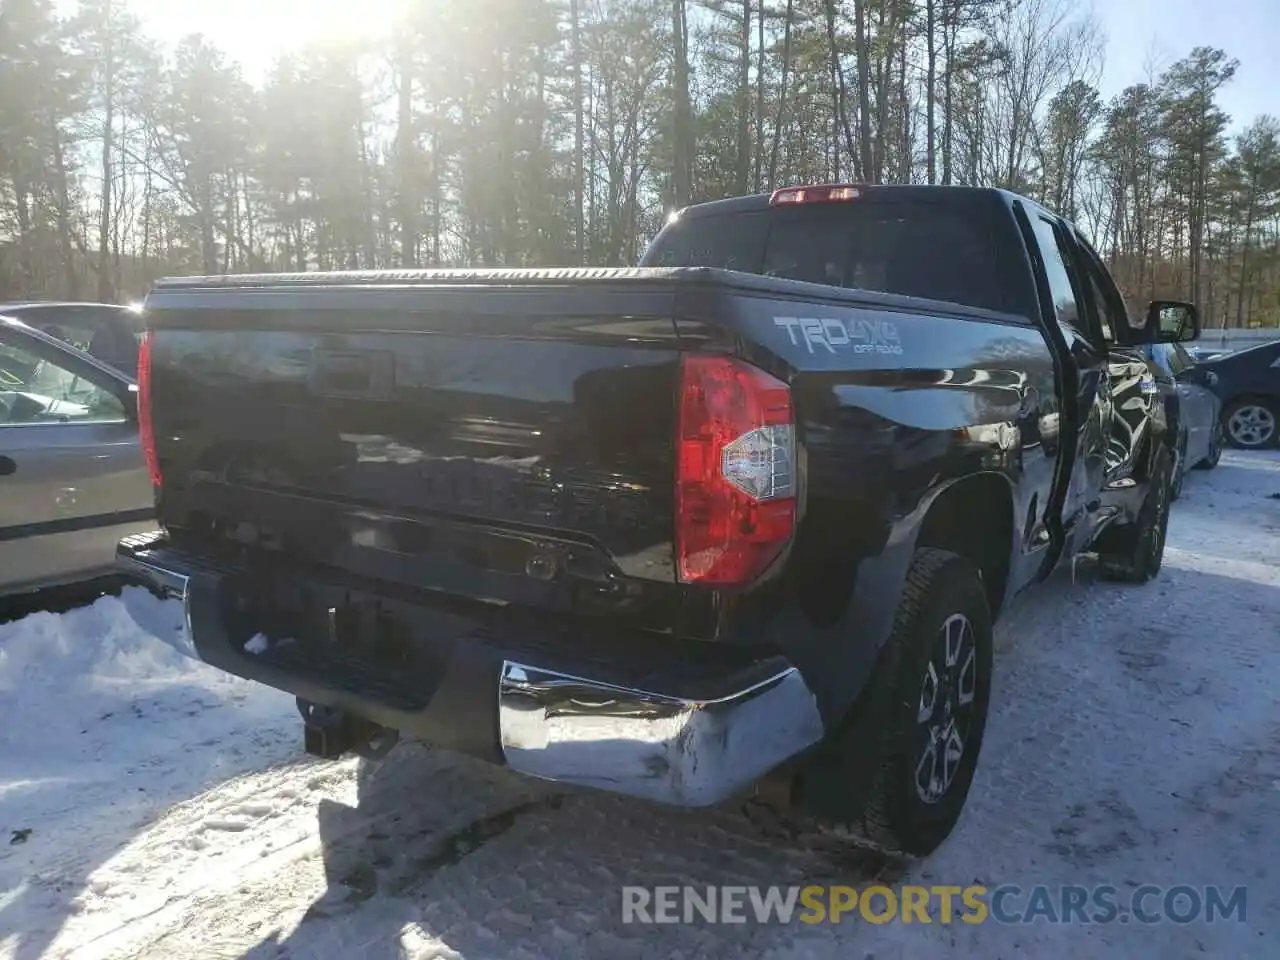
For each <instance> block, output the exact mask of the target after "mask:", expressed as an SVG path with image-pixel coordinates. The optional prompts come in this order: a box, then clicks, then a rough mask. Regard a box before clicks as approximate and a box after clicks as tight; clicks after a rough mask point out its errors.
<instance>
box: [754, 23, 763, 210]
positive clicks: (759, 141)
mask: <svg viewBox="0 0 1280 960" xmlns="http://www.w3.org/2000/svg"><path fill="white" fill-rule="evenodd" d="M755 158H756V171H755V191H756V193H760V192H761V191H762V190H763V189H764V0H760V10H759V13H758V15H757V16H756V142H755Z"/></svg>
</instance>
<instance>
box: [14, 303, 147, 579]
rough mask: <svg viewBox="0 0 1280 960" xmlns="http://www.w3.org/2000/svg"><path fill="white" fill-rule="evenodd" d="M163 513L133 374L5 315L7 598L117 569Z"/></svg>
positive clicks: (112, 572) (114, 571)
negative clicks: (150, 472)
mask: <svg viewBox="0 0 1280 960" xmlns="http://www.w3.org/2000/svg"><path fill="white" fill-rule="evenodd" d="M154 515H155V503H154V498H153V497H152V493H151V484H150V483H149V482H148V480H147V469H146V462H145V460H144V459H143V456H142V446H141V443H140V442H139V437H138V421H137V407H136V395H135V393H134V383H133V381H132V380H130V379H129V378H128V377H126V376H125V375H124V374H122V373H121V372H120V371H118V370H116V369H115V368H113V367H109V366H107V365H106V364H104V363H101V362H99V361H96V360H94V359H93V358H92V357H89V356H86V355H85V354H84V353H82V352H81V351H79V350H76V349H75V348H74V347H72V346H70V345H69V344H67V343H65V342H64V341H62V340H59V339H57V338H55V337H51V336H49V335H47V334H45V333H42V332H40V331H39V330H35V329H33V328H31V327H28V326H27V325H26V324H24V323H21V322H19V321H16V320H12V319H9V318H6V317H3V316H0V596H4V597H8V596H11V595H13V594H19V593H29V592H33V591H36V590H41V589H43V588H46V587H55V586H65V585H67V584H73V583H79V582H81V581H85V580H90V579H94V578H96V577H99V576H104V575H109V574H115V573H116V572H117V571H116V568H115V550H116V543H117V541H119V540H120V538H121V537H124V536H128V535H130V534H138V533H145V532H147V531H151V530H154V529H155V523H154V522H153V520H152V518H153V517H154Z"/></svg>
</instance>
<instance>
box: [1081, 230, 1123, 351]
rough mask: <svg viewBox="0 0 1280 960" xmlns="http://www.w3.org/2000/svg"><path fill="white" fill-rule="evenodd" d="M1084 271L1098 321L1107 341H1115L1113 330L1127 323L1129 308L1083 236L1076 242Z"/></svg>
mask: <svg viewBox="0 0 1280 960" xmlns="http://www.w3.org/2000/svg"><path fill="white" fill-rule="evenodd" d="M1076 246H1077V249H1079V251H1080V257H1081V259H1082V260H1083V262H1084V269H1085V273H1086V274H1087V275H1088V277H1089V285H1090V287H1091V289H1092V291H1093V297H1094V301H1095V303H1096V304H1097V308H1098V322H1099V323H1100V324H1101V326H1102V336H1103V339H1105V340H1106V341H1107V343H1114V342H1115V331H1116V330H1117V329H1121V328H1124V327H1126V326H1128V325H1129V310H1128V308H1127V307H1126V306H1125V302H1124V297H1122V296H1121V295H1120V290H1119V288H1118V287H1116V284H1115V281H1114V280H1113V279H1112V278H1111V273H1110V272H1109V271H1108V270H1107V268H1106V266H1105V265H1104V264H1103V263H1102V259H1101V258H1100V257H1099V256H1098V254H1097V253H1096V252H1095V251H1094V249H1093V247H1091V246H1089V244H1088V243H1087V242H1085V240H1084V239H1083V238H1080V240H1079V242H1078V243H1077V245H1076Z"/></svg>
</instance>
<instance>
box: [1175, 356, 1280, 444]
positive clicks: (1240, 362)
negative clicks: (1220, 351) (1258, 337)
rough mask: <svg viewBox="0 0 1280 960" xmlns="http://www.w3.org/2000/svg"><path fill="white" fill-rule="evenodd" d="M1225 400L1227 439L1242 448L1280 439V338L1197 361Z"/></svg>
mask: <svg viewBox="0 0 1280 960" xmlns="http://www.w3.org/2000/svg"><path fill="white" fill-rule="evenodd" d="M1196 369H1197V370H1198V371H1200V373H1201V374H1202V375H1203V376H1205V377H1206V381H1205V382H1206V384H1207V385H1208V386H1209V389H1210V390H1212V391H1213V392H1214V393H1215V394H1217V396H1218V399H1219V400H1220V401H1221V404H1222V424H1223V428H1224V431H1225V433H1226V437H1227V441H1228V442H1229V443H1230V444H1231V445H1232V446H1233V447H1239V448H1240V449H1242V450H1262V449H1265V448H1267V447H1274V446H1276V444H1277V443H1280V428H1278V427H1277V425H1278V424H1280V340H1276V341H1274V342H1272V343H1262V344H1259V345H1258V346H1256V347H1248V348H1247V349H1244V350H1239V351H1237V352H1235V353H1231V354H1228V355H1226V356H1223V357H1218V358H1217V359H1216V360H1206V361H1204V362H1203V363H1199V364H1197V365H1196Z"/></svg>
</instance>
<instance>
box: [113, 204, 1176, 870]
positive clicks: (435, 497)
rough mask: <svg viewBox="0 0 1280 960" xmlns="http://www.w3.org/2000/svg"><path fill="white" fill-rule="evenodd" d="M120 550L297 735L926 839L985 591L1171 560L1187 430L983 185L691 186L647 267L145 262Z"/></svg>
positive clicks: (1081, 287) (1060, 246) (1032, 215)
mask: <svg viewBox="0 0 1280 960" xmlns="http://www.w3.org/2000/svg"><path fill="white" fill-rule="evenodd" d="M146 323H147V332H146V334H145V335H144V338H143V347H142V351H141V360H140V368H139V384H140V393H141V403H140V411H141V418H140V419H141V424H142V437H143V447H144V449H145V450H146V451H147V456H148V460H149V464H150V469H151V476H152V480H153V482H154V484H155V486H156V491H157V505H158V511H159V519H160V522H161V525H162V527H163V533H162V534H160V535H158V536H155V537H151V538H141V539H136V540H129V541H125V542H123V543H122V544H121V546H120V551H119V558H120V562H121V564H122V565H123V567H124V568H125V569H127V570H129V571H131V572H132V573H134V574H136V575H139V576H143V577H147V578H149V579H150V582H151V583H152V585H153V586H154V587H155V588H156V589H157V590H163V591H166V592H169V593H172V594H174V595H177V596H179V597H181V598H182V599H183V603H184V605H185V608H186V612H187V622H188V623H189V625H190V629H189V632H188V633H187V634H186V635H185V636H184V637H182V638H174V639H173V641H172V642H174V643H175V644H178V645H180V646H181V647H182V649H184V650H185V651H186V652H187V653H188V654H190V655H193V656H196V657H198V658H200V659H201V660H203V661H205V662H206V663H209V664H212V665H214V666H216V667H218V668H220V669H222V670H225V671H228V672H230V673H232V674H236V675H239V676H241V677H247V678H249V679H252V680H255V681H258V682H261V683H264V684H267V685H270V686H272V687H276V688H279V689H281V690H286V691H289V692H291V693H293V694H294V695H295V696H296V697H297V698H298V704H299V708H300V711H301V713H302V715H303V731H304V743H305V745H306V747H307V749H308V750H309V751H310V752H312V753H315V754H317V755H320V756H326V757H333V756H337V755H340V754H341V753H343V752H345V751H355V752H357V753H360V754H362V755H366V756H378V755H380V754H381V753H382V752H384V751H385V750H386V749H387V748H388V747H389V745H390V744H392V743H394V741H395V739H396V737H397V735H398V733H399V732H408V733H411V734H413V735H415V736H418V737H421V738H423V739H425V740H427V741H429V742H431V743H433V744H435V745H437V746H440V747H444V748H448V749H453V750H458V751H462V752H466V753H470V754H473V755H475V756H479V757H482V758H484V759H487V760H489V761H492V762H494V763H499V764H506V765H507V766H509V767H511V768H513V769H515V770H517V771H519V772H522V773H524V774H528V775H531V776H536V777H542V778H546V779H552V780H561V781H566V782H571V783H576V784H581V785H587V786H594V787H597V788H600V789H605V790H612V791H615V792H620V793H626V794H631V795H635V796H639V797H643V798H647V799H651V800H657V801H663V802H667V803H671V804H676V805H683V806H703V805H708V804H714V803H719V802H723V801H726V800H729V799H734V798H741V797H745V796H748V795H750V794H751V793H752V791H757V795H758V796H766V795H767V796H769V797H770V798H772V801H773V802H775V803H777V804H778V805H779V806H780V808H781V809H782V811H783V813H782V815H783V816H786V815H787V814H788V813H791V812H794V810H795V809H799V810H801V811H803V813H804V814H805V815H806V817H811V818H813V819H814V820H816V821H817V822H818V823H820V824H828V825H841V826H850V825H852V826H853V828H854V829H863V830H866V831H868V832H870V833H871V835H872V836H873V837H874V838H875V839H876V841H877V842H879V843H880V844H882V845H885V846H888V847H893V848H896V849H901V850H907V851H911V852H914V853H924V852H927V851H929V850H932V849H933V848H934V847H935V846H936V845H937V844H938V843H940V842H941V841H942V840H943V839H944V838H945V837H946V836H947V834H948V833H949V832H950V831H951V829H952V827H953V826H954V824H955V823H956V821H957V818H958V817H959V815H960V811H961V808H962V806H963V804H964V802H965V798H966V797H967V795H968V791H969V787H970V783H971V782H972V778H973V774H974V770H975V768H976V764H977V760H978V753H979V749H980V745H981V741H982V736H983V730H984V726H985V722H986V716H987V707H988V703H989V699H990V696H991V692H992V688H991V683H992V655H993V650H992V621H993V620H994V618H995V617H996V616H998V615H999V613H1000V611H1001V610H1002V609H1003V608H1004V606H1005V604H1006V602H1007V601H1008V599H1009V598H1010V597H1012V596H1013V595H1015V594H1018V593H1021V592H1022V591H1023V590H1024V589H1026V588H1029V587H1030V586H1031V585H1033V584H1035V583H1037V582H1039V581H1041V580H1044V579H1045V578H1046V577H1048V576H1049V574H1050V573H1051V572H1052V571H1053V570H1055V569H1056V568H1058V567H1059V566H1060V565H1062V564H1066V563H1070V562H1071V561H1072V560H1073V559H1074V558H1075V557H1077V556H1079V555H1080V554H1081V553H1082V552H1085V551H1092V552H1096V553H1098V554H1099V555H1100V557H1101V560H1102V570H1103V572H1104V573H1105V574H1106V575H1108V576H1111V577H1113V578H1116V579H1121V580H1127V581H1131V582H1137V583H1143V582H1146V581H1149V580H1151V579H1152V578H1153V577H1155V576H1156V575H1157V574H1158V573H1159V570H1160V566H1161V562H1162V558H1163V553H1164V542H1165V529H1166V525H1167V523H1168V517H1169V509H1168V507H1169V491H1170V485H1171V481H1172V476H1173V467H1174V460H1173V452H1174V451H1173V446H1172V443H1171V437H1170V436H1169V435H1168V431H1167V425H1166V421H1165V415H1164V406H1163V404H1162V403H1161V402H1160V400H1159V396H1158V392H1157V388H1156V385H1155V382H1154V379H1153V377H1152V375H1151V371H1150V368H1149V366H1148V364H1147V361H1146V360H1145V358H1144V357H1143V356H1142V354H1141V352H1140V350H1139V349H1138V348H1139V347H1140V346H1141V345H1142V343H1143V342H1145V341H1149V340H1152V339H1154V338H1155V337H1156V336H1157V335H1158V336H1160V337H1161V338H1166V339H1186V340H1190V339H1194V338H1195V337H1196V336H1197V335H1198V319H1197V316H1196V312H1195V308H1194V307H1192V306H1190V305H1188V304H1179V303H1168V302H1166V303H1157V304H1153V305H1152V307H1151V309H1150V310H1149V311H1148V313H1147V316H1146V318H1144V320H1143V321H1141V322H1140V323H1139V324H1138V325H1134V324H1131V322H1130V320H1129V318H1128V315H1127V312H1126V309H1125V304H1124V301H1123V300H1122V298H1121V295H1120V293H1119V291H1118V290H1117V289H1116V286H1115V284H1114V283H1113V282H1112V279H1111V277H1110V275H1109V274H1108V272H1107V269H1106V267H1105V266H1104V264H1103V261H1102V260H1101V259H1100V258H1099V257H1098V255H1097V254H1096V253H1095V252H1094V250H1093V249H1092V248H1091V247H1090V246H1089V245H1088V244H1087V243H1086V242H1085V240H1084V238H1083V237H1082V236H1081V234H1080V233H1079V232H1078V231H1077V230H1076V228H1075V227H1074V226H1073V225H1072V224H1071V223H1069V222H1067V221H1065V220H1063V219H1061V218H1059V217H1057V216H1055V215H1053V214H1052V213H1050V212H1048V211H1047V210H1045V209H1043V208H1042V207H1040V206H1038V205H1037V204H1035V203H1034V202H1032V201H1030V200H1027V199H1025V198H1022V197H1018V196H1015V195H1012V194H1009V193H1004V192H1000V191H995V190H978V189H969V188H942V187H906V186H901V187H900V186H886V187H878V186H877V187H861V186H850V185H839V186H834V187H833V186H819V187H805V188H792V189H788V190H782V191H779V192H777V193H776V194H774V195H772V196H769V195H764V196H757V197H746V198H739V199H734V200H729V201H721V202H717V203H709V204H705V205H701V206H697V207H693V208H690V209H687V210H685V211H683V212H682V213H681V214H680V215H679V216H678V217H676V218H674V220H673V221H672V222H671V223H669V224H668V225H667V226H666V227H665V228H664V229H663V230H662V232H661V233H660V235H659V236H658V237H657V238H656V239H655V241H654V243H653V244H652V246H651V248H650V249H649V251H648V252H647V253H646V255H645V257H644V260H643V265H642V267H641V268H640V269H615V270H595V269H589V270H588V269H575V270H462V271H452V272H451V271H397V272H370V273H347V274H289V275H280V276H250V277H243V276H242V277H210V278H189V279H181V280H170V281H162V282H161V283H159V284H157V286H156V287H155V288H154V289H153V290H152V292H151V294H150V296H149V297H148V298H147V304H146Z"/></svg>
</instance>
